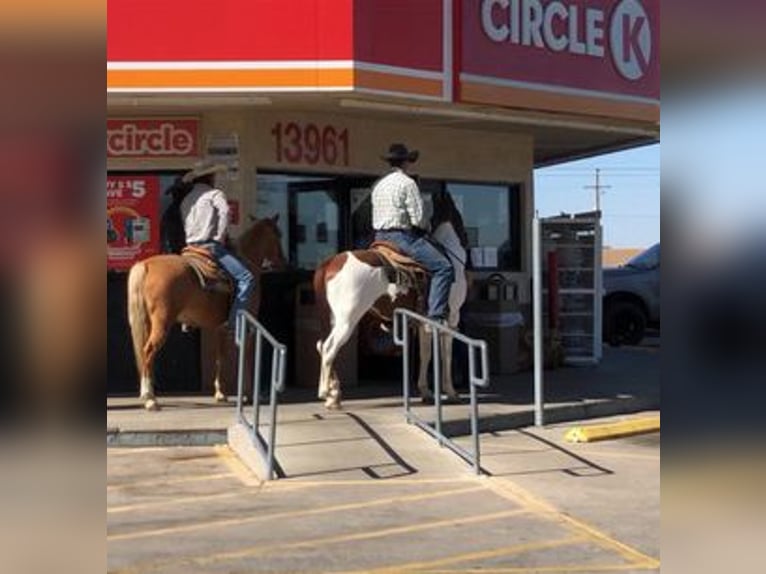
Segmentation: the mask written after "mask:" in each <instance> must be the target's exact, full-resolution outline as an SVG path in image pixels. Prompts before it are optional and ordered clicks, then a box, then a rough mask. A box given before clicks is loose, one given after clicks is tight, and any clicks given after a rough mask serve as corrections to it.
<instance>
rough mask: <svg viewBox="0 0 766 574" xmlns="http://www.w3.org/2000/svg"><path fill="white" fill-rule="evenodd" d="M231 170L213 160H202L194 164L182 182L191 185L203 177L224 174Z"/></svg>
mask: <svg viewBox="0 0 766 574" xmlns="http://www.w3.org/2000/svg"><path fill="white" fill-rule="evenodd" d="M228 169H229V168H228V167H227V166H226V165H225V164H223V163H217V162H214V161H212V160H207V159H206V160H202V161H199V162H197V163H195V164H194V166H193V167H192V168H191V170H189V171H187V172H186V173H185V174H184V176H183V178H181V181H182V182H183V183H189V182H192V181H194V180H195V179H197V178H198V177H202V176H203V175H210V174H211V173H223V172H225V171H227V170H228Z"/></svg>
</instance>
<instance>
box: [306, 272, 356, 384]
mask: <svg viewBox="0 0 766 574" xmlns="http://www.w3.org/2000/svg"><path fill="white" fill-rule="evenodd" d="M327 335H328V333H326V332H324V331H323V330H322V326H321V320H320V317H319V310H318V309H317V305H316V297H315V296H314V287H313V286H312V284H311V283H304V284H301V285H298V287H297V289H296V293H295V339H294V341H295V350H294V352H293V355H294V357H295V384H296V385H297V386H299V387H309V388H311V387H314V388H316V387H318V385H319V353H318V352H317V341H319V340H320V339H324V338H325V337H327ZM335 370H336V371H337V373H338V377H339V379H340V382H341V385H342V386H356V384H357V335H356V331H354V334H353V335H352V336H351V337H350V338H349V340H348V341H347V342H346V344H345V345H343V348H342V349H341V350H340V353H338V357H337V358H336V359H335Z"/></svg>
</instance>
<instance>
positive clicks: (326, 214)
mask: <svg viewBox="0 0 766 574" xmlns="http://www.w3.org/2000/svg"><path fill="white" fill-rule="evenodd" d="M256 185H257V188H258V200H257V207H256V216H257V217H271V216H273V215H276V214H279V221H278V224H279V227H280V231H281V232H282V249H283V250H284V252H285V253H287V254H289V259H290V264H291V265H293V266H294V267H296V268H298V269H304V270H309V269H314V268H315V267H316V266H317V265H318V264H319V263H321V262H322V261H323V260H324V259H325V258H327V257H329V256H330V255H334V254H336V253H338V251H341V250H342V249H341V248H342V244H341V233H340V232H341V229H340V207H339V203H338V193H337V191H336V185H335V181H334V180H333V179H332V178H326V177H307V176H301V175H286V174H259V175H258V178H257V183H256Z"/></svg>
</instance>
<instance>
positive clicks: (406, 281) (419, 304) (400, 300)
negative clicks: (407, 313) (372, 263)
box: [370, 241, 431, 331]
mask: <svg viewBox="0 0 766 574" xmlns="http://www.w3.org/2000/svg"><path fill="white" fill-rule="evenodd" d="M370 251H372V252H373V253H375V254H376V255H377V256H378V257H379V258H380V260H381V262H382V263H383V268H384V269H385V272H386V276H387V278H388V282H389V283H392V284H394V285H395V286H396V290H397V291H398V292H399V293H398V294H397V296H396V303H394V301H392V299H391V297H381V298H380V299H378V300H377V301H376V302H375V304H374V305H373V306H372V308H371V309H370V311H371V312H372V313H373V314H374V315H377V317H378V318H379V319H380V320H382V321H383V323H384V325H381V327H383V329H384V330H386V331H387V330H388V329H387V326H386V325H385V324H388V323H392V322H393V315H394V308H395V307H406V308H408V309H412V310H413V311H417V312H423V311H424V309H425V306H426V299H427V293H428V284H429V281H430V279H431V276H430V274H429V273H428V271H427V270H426V268H425V267H423V266H422V265H420V264H419V263H418V262H417V261H415V260H414V259H412V258H411V257H410V256H408V255H406V254H405V253H404V252H402V251H401V250H400V249H399V247H397V245H396V244H394V243H390V242H388V241H375V242H373V243H372V245H370Z"/></svg>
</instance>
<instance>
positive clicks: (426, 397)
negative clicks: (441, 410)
mask: <svg viewBox="0 0 766 574" xmlns="http://www.w3.org/2000/svg"><path fill="white" fill-rule="evenodd" d="M420 402H422V403H423V404H424V405H432V404H434V398H433V396H432V395H424V396H422V397H420Z"/></svg>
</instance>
